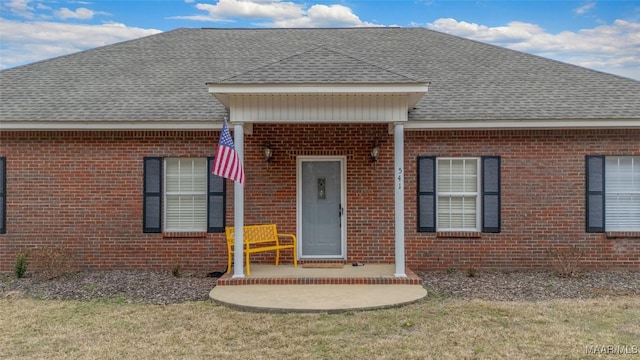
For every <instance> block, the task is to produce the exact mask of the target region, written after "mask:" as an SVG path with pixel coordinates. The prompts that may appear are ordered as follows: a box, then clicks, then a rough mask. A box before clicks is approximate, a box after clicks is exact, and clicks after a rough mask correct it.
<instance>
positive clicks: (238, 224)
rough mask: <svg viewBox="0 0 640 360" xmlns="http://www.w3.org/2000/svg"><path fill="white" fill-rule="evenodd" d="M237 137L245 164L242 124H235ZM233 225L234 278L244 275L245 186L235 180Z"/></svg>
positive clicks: (234, 130)
mask: <svg viewBox="0 0 640 360" xmlns="http://www.w3.org/2000/svg"><path fill="white" fill-rule="evenodd" d="M233 135H234V137H235V140H234V143H235V144H234V146H235V148H236V153H238V157H239V158H240V162H241V163H242V166H244V128H243V127H242V124H236V125H234V126H233ZM233 227H234V228H235V243H234V244H233V276H232V278H243V277H244V252H243V250H244V249H243V247H244V244H243V241H242V240H243V239H244V186H242V184H241V183H239V182H237V181H234V182H233Z"/></svg>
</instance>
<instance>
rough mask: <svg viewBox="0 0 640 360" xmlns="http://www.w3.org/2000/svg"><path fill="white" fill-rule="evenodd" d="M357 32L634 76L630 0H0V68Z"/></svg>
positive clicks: (639, 13) (637, 75) (638, 59)
mask: <svg viewBox="0 0 640 360" xmlns="http://www.w3.org/2000/svg"><path fill="white" fill-rule="evenodd" d="M353 26H402V27H414V26H420V27H425V28H429V29H433V30H437V31H441V32H445V33H449V34H453V35H457V36H462V37H465V38H470V39H474V40H478V41H482V42H486V43H491V44H495V45H499V46H503V47H507V48H510V49H514V50H518V51H524V52H528V53H532V54H536V55H540V56H544V57H548V58H552V59H556V60H560V61H564V62H569V63H572V64H576V65H580V66H584V67H589V68H592V69H596V70H600V71H605V72H609V73H613V74H618V75H621V76H626V77H629V78H633V79H637V80H640V1H631V0H608V1H596V0H586V1H585V0H581V1H559V0H546V1H518V0H511V1H494V0H477V1H462V0H406V1H405V0H396V1H382V0H380V1H366V0H333V1H325V0H306V1H297V0H202V1H198V0H131V1H123V0H121V1H106V0H94V1H91V0H73V1H66V0H0V69H6V68H10V67H15V66H18V65H22V64H26V63H31V62H35V61H39V60H43V59H47V58H51V57H55V56H60V55H65V54H69V53H73V52H77V51H81V50H85V49H90V48H95V47H99V46H103V45H107V44H111V43H115V42H120V41H125V40H129V39H134V38H138V37H141V36H147V35H151V34H155V33H158V32H161V31H167V30H172V29H175V28H180V27H191V28H200V27H214V28H215V27H217V28H227V27H235V28H238V27H252V28H266V27H353ZM594 86H597V85H594Z"/></svg>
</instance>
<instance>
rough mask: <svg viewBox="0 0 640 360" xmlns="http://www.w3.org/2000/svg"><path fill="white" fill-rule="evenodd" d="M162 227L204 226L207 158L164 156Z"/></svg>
mask: <svg viewBox="0 0 640 360" xmlns="http://www.w3.org/2000/svg"><path fill="white" fill-rule="evenodd" d="M164 165H165V166H164V171H165V174H164V181H165V187H164V188H165V193H164V196H165V197H164V219H165V222H164V224H165V225H164V230H165V231H206V230H207V159H204V158H199V159H187V158H169V159H165V160H164Z"/></svg>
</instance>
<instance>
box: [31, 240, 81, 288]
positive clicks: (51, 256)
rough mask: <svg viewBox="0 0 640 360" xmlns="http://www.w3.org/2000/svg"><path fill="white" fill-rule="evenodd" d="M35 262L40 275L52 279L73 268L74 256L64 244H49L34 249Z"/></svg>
mask: <svg viewBox="0 0 640 360" xmlns="http://www.w3.org/2000/svg"><path fill="white" fill-rule="evenodd" d="M32 253H33V263H34V266H35V267H36V269H37V270H38V276H40V277H42V278H44V279H46V280H52V279H56V278H59V277H60V276H62V275H64V274H66V273H69V272H71V271H72V270H73V266H74V265H73V257H72V256H71V254H70V252H69V251H68V250H67V249H65V248H64V247H62V246H47V247H43V248H37V249H33V251H32Z"/></svg>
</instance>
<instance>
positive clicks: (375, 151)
mask: <svg viewBox="0 0 640 360" xmlns="http://www.w3.org/2000/svg"><path fill="white" fill-rule="evenodd" d="M378 154H380V147H379V146H378V145H377V144H376V145H375V146H374V147H373V148H372V149H371V161H373V162H378Z"/></svg>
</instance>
